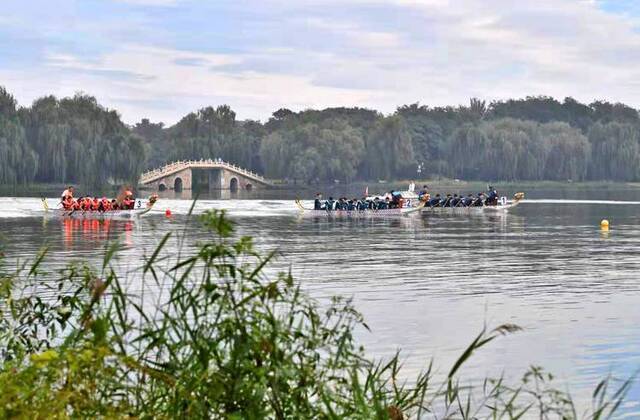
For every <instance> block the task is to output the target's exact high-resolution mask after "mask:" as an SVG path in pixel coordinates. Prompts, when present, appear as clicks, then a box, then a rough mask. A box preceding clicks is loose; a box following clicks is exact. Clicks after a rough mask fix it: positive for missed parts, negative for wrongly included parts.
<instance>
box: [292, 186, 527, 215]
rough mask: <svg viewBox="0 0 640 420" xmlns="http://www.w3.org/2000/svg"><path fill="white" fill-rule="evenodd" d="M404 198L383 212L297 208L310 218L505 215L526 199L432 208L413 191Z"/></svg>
mask: <svg viewBox="0 0 640 420" xmlns="http://www.w3.org/2000/svg"><path fill="white" fill-rule="evenodd" d="M401 195H402V198H403V199H404V200H405V205H404V206H403V207H402V208H395V209H383V210H314V209H309V208H305V207H304V205H303V204H302V202H301V201H300V200H295V203H296V206H297V207H298V209H299V210H300V211H301V212H302V214H303V215H309V216H331V217H372V216H402V215H409V214H413V213H420V212H424V213H442V214H446V213H454V214H465V213H478V212H482V213H505V212H507V211H509V210H511V209H513V208H515V207H516V206H518V205H519V204H520V203H521V202H522V200H523V199H524V193H522V192H518V193H515V194H514V195H513V199H512V200H508V199H507V197H500V199H499V200H498V204H496V205H490V206H487V205H483V206H469V207H440V206H436V207H430V206H428V205H427V204H426V202H424V201H420V200H419V199H418V196H417V194H415V193H414V192H413V191H402V192H401ZM376 197H377V198H379V199H384V196H370V197H367V200H374V199H375V198H376Z"/></svg>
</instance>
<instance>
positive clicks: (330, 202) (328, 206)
mask: <svg viewBox="0 0 640 420" xmlns="http://www.w3.org/2000/svg"><path fill="white" fill-rule="evenodd" d="M324 209H325V210H327V211H331V210H333V197H329V199H328V200H327V201H325V203H324Z"/></svg>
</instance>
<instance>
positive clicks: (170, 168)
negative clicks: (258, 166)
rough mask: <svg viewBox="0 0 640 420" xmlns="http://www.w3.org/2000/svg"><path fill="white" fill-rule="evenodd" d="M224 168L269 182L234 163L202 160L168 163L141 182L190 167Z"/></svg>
mask: <svg viewBox="0 0 640 420" xmlns="http://www.w3.org/2000/svg"><path fill="white" fill-rule="evenodd" d="M212 166H213V167H222V168H226V169H230V170H232V171H234V172H237V173H240V174H242V175H245V176H249V177H252V178H255V179H258V180H259V181H262V182H265V183H266V182H267V181H266V179H265V178H264V177H263V176H262V175H259V174H257V173H255V172H253V171H249V170H247V169H244V168H241V167H239V166H236V165H234V164H232V163H229V162H225V161H223V160H222V159H200V160H178V161H175V162H171V163H168V164H166V165H164V166H162V167H160V168H158V169H153V170H150V171H147V172H143V173H142V175H141V176H140V182H142V183H145V182H151V181H153V180H154V179H155V178H162V177H163V176H165V175H169V174H171V173H174V172H177V171H180V170H183V169H186V168H190V167H196V168H197V167H205V168H209V167H212Z"/></svg>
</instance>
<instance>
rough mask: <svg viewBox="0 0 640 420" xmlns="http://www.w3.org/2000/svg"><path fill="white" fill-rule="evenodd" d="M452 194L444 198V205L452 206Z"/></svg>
mask: <svg viewBox="0 0 640 420" xmlns="http://www.w3.org/2000/svg"><path fill="white" fill-rule="evenodd" d="M451 198H452V197H451V194H447V197H446V198H445V199H444V202H443V203H442V207H451Z"/></svg>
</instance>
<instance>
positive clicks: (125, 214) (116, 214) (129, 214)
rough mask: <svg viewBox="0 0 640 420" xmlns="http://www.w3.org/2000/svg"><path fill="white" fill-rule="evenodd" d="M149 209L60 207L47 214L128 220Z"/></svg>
mask: <svg viewBox="0 0 640 420" xmlns="http://www.w3.org/2000/svg"><path fill="white" fill-rule="evenodd" d="M150 210H151V209H140V210H115V211H105V212H99V211H81V210H77V211H67V210H61V209H55V210H48V211H47V215H48V216H51V217H60V218H63V219H92V220H114V219H117V220H130V219H137V218H140V217H142V216H143V215H145V214H147V213H148V212H149V211H150Z"/></svg>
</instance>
